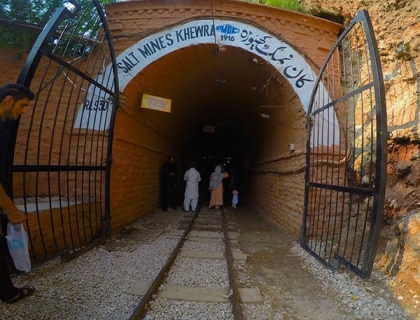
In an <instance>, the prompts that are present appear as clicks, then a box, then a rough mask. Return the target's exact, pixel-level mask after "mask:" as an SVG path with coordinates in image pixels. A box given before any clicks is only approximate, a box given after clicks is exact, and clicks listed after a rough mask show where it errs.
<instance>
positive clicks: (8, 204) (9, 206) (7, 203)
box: [0, 183, 27, 224]
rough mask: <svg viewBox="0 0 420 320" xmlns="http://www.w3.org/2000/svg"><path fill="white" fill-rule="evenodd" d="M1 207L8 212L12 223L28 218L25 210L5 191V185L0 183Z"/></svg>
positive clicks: (8, 217)
mask: <svg viewBox="0 0 420 320" xmlns="http://www.w3.org/2000/svg"><path fill="white" fill-rule="evenodd" d="M0 209H3V210H4V211H6V213H7V219H9V221H10V223H11V224H18V223H21V222H23V221H25V220H26V219H27V216H26V214H25V212H23V211H22V210H19V209H18V208H17V207H16V206H15V205H14V203H13V202H12V200H11V199H10V198H9V196H8V195H7V193H6V191H4V188H3V185H2V184H1V183H0Z"/></svg>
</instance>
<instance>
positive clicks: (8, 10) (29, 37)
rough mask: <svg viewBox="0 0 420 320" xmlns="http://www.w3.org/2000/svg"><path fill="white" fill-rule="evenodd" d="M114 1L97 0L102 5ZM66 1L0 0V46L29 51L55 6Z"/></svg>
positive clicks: (86, 3) (86, 2)
mask: <svg viewBox="0 0 420 320" xmlns="http://www.w3.org/2000/svg"><path fill="white" fill-rule="evenodd" d="M116 1H117V0H99V2H100V3H101V4H102V5H104V4H106V3H113V2H116ZM68 2H69V1H68V0H0V47H13V48H20V49H22V50H24V51H29V50H30V48H31V47H32V45H33V44H34V42H35V40H36V39H37V37H38V34H39V33H40V32H41V30H42V28H43V27H44V26H45V24H46V23H47V22H48V20H49V19H50V18H51V16H52V15H53V14H54V12H55V11H56V10H57V8H59V7H61V6H63V4H64V3H68ZM76 2H77V3H79V4H80V5H81V7H82V8H84V7H86V6H89V5H91V4H92V1H91V0H76ZM25 26H26V27H25ZM29 27H31V28H29Z"/></svg>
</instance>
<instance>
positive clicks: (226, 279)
mask: <svg viewBox="0 0 420 320" xmlns="http://www.w3.org/2000/svg"><path fill="white" fill-rule="evenodd" d="M178 229H181V230H184V232H183V234H182V236H181V237H180V239H179V242H178V244H177V245H176V247H175V248H174V249H173V251H172V253H171V254H170V255H169V258H168V259H167V261H166V263H165V264H164V266H163V267H162V268H161V270H160V272H159V273H158V276H157V277H156V278H155V280H154V281H153V283H152V284H151V285H150V286H148V288H147V291H146V292H145V294H144V295H143V297H142V299H141V301H140V303H139V304H138V306H137V307H136V308H135V310H134V312H133V313H132V315H131V317H130V320H134V319H181V318H182V319H209V318H208V314H209V313H210V314H213V317H212V318H214V319H235V320H242V319H244V316H243V314H242V309H241V303H244V302H247V301H246V298H243V297H241V293H242V291H241V290H243V289H239V288H238V286H237V284H236V276H235V266H234V264H235V263H234V260H235V258H236V259H241V258H242V259H246V256H245V258H244V255H242V256H240V255H238V254H237V253H234V252H233V251H232V246H231V241H235V239H231V238H230V236H229V224H228V222H227V219H226V215H225V213H224V212H223V210H218V211H215V210H210V209H207V208H205V209H201V210H199V211H197V213H195V214H194V215H193V216H191V215H189V216H188V220H185V219H184V220H181V222H180V225H179V228H178ZM238 257H239V258H238ZM144 290H145V289H144ZM258 294H259V292H258V293H257V296H258ZM245 295H246V294H243V296H245ZM246 296H247V297H248V298H249V297H250V296H249V294H247V295H246ZM216 305H217V306H216ZM212 310H214V311H212ZM206 315H207V316H206Z"/></svg>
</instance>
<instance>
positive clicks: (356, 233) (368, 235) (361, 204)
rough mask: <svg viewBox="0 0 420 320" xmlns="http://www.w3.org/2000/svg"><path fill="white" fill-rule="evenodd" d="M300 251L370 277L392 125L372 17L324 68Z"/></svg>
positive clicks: (353, 29)
mask: <svg viewBox="0 0 420 320" xmlns="http://www.w3.org/2000/svg"><path fill="white" fill-rule="evenodd" d="M307 128H308V135H307V136H308V139H307V167H306V176H305V206H304V218H303V223H302V238H301V245H302V247H303V248H305V249H306V250H308V251H309V252H310V253H311V254H312V255H313V256H315V257H316V258H317V259H319V260H320V261H322V262H323V263H324V264H325V265H327V266H328V267H331V268H333V269H338V268H339V267H340V265H344V266H346V267H348V268H349V269H351V270H352V271H354V272H355V273H356V274H358V275H359V276H360V277H362V278H367V277H369V276H370V274H371V271H372V268H373V263H374V257H375V253H376V250H377V245H378V240H379V232H380V228H381V222H382V210H383V204H384V196H385V178H386V152H387V150H386V142H387V123H386V107H385V91H384V84H383V78H382V70H381V65H380V60H379V54H378V50H377V46H376V40H375V37H374V33H373V28H372V25H371V21H370V18H369V15H368V13H367V11H360V12H359V13H358V14H357V16H356V17H355V18H354V19H353V21H352V22H351V23H350V25H349V26H348V27H347V29H346V30H345V31H344V32H343V33H342V34H341V35H340V37H339V38H338V40H337V41H336V43H335V45H334V47H333V48H332V49H331V51H330V52H329V54H328V57H327V59H326V61H325V62H324V64H323V66H322V68H321V70H320V74H319V77H318V79H317V81H316V84H315V89H314V91H313V93H312V97H311V102H310V107H309V112H308V119H307Z"/></svg>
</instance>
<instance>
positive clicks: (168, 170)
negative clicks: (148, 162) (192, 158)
mask: <svg viewBox="0 0 420 320" xmlns="http://www.w3.org/2000/svg"><path fill="white" fill-rule="evenodd" d="M177 179H178V167H177V165H176V163H175V157H174V156H171V157H170V159H169V161H168V162H167V163H165V164H164V165H163V166H162V168H161V170H160V183H161V195H160V196H161V200H160V207H161V209H162V210H163V211H165V212H166V210H167V209H168V206H170V207H171V208H172V209H176V186H177Z"/></svg>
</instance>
